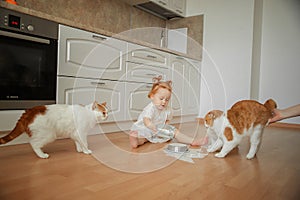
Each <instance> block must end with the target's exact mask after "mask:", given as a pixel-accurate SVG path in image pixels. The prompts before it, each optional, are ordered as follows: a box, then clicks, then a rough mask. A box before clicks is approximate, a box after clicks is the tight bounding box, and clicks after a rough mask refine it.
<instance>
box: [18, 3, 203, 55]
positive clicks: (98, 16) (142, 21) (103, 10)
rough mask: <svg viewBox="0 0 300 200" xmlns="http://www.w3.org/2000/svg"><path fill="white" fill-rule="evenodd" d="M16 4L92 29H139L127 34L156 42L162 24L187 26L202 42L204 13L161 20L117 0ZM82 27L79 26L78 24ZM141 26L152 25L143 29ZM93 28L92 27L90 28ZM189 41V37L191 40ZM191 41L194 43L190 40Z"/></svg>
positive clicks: (190, 46) (196, 51) (196, 49)
mask: <svg viewBox="0 0 300 200" xmlns="http://www.w3.org/2000/svg"><path fill="white" fill-rule="evenodd" d="M17 3H18V5H19V6H22V7H24V8H28V9H30V10H35V11H38V12H41V13H45V14H48V15H50V16H53V17H54V18H63V19H66V20H69V21H71V22H74V23H75V24H77V23H78V24H81V25H84V27H91V28H95V29H102V30H105V31H107V32H110V33H113V34H119V33H122V32H124V35H126V34H127V36H128V30H132V29H139V31H135V32H134V33H133V34H131V35H130V37H132V38H134V39H136V40H141V41H145V42H147V43H150V44H153V45H156V46H159V45H161V44H162V43H163V44H164V43H165V41H162V38H161V36H162V30H163V29H164V28H166V27H167V28H171V29H176V28H183V27H187V28H188V36H189V37H191V38H192V39H193V40H194V41H196V43H197V44H200V45H202V33H203V16H202V15H200V16H195V17H187V18H183V19H177V20H171V21H168V20H163V19H161V18H158V17H156V16H154V15H151V14H149V13H146V12H144V11H142V10H140V9H137V8H134V7H132V6H130V5H128V4H126V3H124V2H123V1H120V0H63V1H62V0H61V1H60V0H59V1H54V0H50V1H49V0H17ZM81 27H82V26H81ZM144 27H161V28H162V29H160V28H156V29H155V28H153V29H151V31H143V29H141V28H144ZM91 31H92V30H91ZM191 41H192V40H191ZM192 43H193V44H192ZM192 43H191V42H188V53H189V54H193V55H192V56H193V57H194V56H196V57H197V58H201V50H199V47H196V46H197V45H195V42H192Z"/></svg>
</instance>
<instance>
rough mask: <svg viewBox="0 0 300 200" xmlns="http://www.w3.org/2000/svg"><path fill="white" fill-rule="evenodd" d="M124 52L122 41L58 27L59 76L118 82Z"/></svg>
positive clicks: (123, 72) (124, 47)
mask: <svg viewBox="0 0 300 200" xmlns="http://www.w3.org/2000/svg"><path fill="white" fill-rule="evenodd" d="M126 51H127V43H126V42H124V41H121V40H117V39H114V38H109V37H106V36H103V35H99V34H94V33H92V32H88V31H84V30H80V29H76V28H71V27H68V26H63V25H60V26H59V53H58V75H65V76H74V77H87V78H102V79H113V80H119V79H120V78H122V76H123V75H124V74H125V67H124V62H125V60H124V55H126Z"/></svg>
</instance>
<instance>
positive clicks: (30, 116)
mask: <svg viewBox="0 0 300 200" xmlns="http://www.w3.org/2000/svg"><path fill="white" fill-rule="evenodd" d="M46 109H47V108H46V106H36V107H33V108H31V109H28V110H26V111H25V112H24V113H23V114H22V116H21V118H20V119H19V121H18V122H17V124H16V126H15V128H14V129H13V130H12V131H11V132H10V133H9V134H8V135H6V136H4V137H2V138H0V144H6V143H8V142H10V141H12V140H13V139H15V138H16V137H18V136H20V135H22V133H24V132H26V133H27V134H28V135H29V137H31V131H30V130H29V127H28V126H29V125H30V124H31V123H32V122H33V121H34V119H35V117H36V116H37V115H39V114H44V113H45V112H46Z"/></svg>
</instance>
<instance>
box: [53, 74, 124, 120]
mask: <svg viewBox="0 0 300 200" xmlns="http://www.w3.org/2000/svg"><path fill="white" fill-rule="evenodd" d="M57 81H58V85H59V86H60V87H59V88H58V90H57V97H58V99H57V103H59V104H83V105H87V104H90V103H92V102H93V101H98V102H99V103H100V102H104V101H105V102H107V105H108V106H109V108H110V110H111V111H110V112H109V115H108V119H107V120H106V121H105V122H112V121H123V120H125V111H124V103H123V102H124V96H125V83H124V82H118V81H109V80H99V79H86V78H78V77H77V78H73V77H58V79H57Z"/></svg>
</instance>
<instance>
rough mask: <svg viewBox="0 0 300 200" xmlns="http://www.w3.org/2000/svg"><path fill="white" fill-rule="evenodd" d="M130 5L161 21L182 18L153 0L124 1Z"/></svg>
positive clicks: (166, 6)
mask: <svg viewBox="0 0 300 200" xmlns="http://www.w3.org/2000/svg"><path fill="white" fill-rule="evenodd" d="M125 1H126V2H127V3H129V4H130V5H133V6H134V7H136V8H139V9H142V10H144V11H146V12H149V13H151V14H153V15H156V16H157V17H160V18H163V19H168V20H169V19H174V18H183V17H184V16H183V15H182V14H180V13H177V12H176V11H173V10H172V9H171V8H169V7H168V5H160V4H159V3H157V2H155V1H153V0H125Z"/></svg>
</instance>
